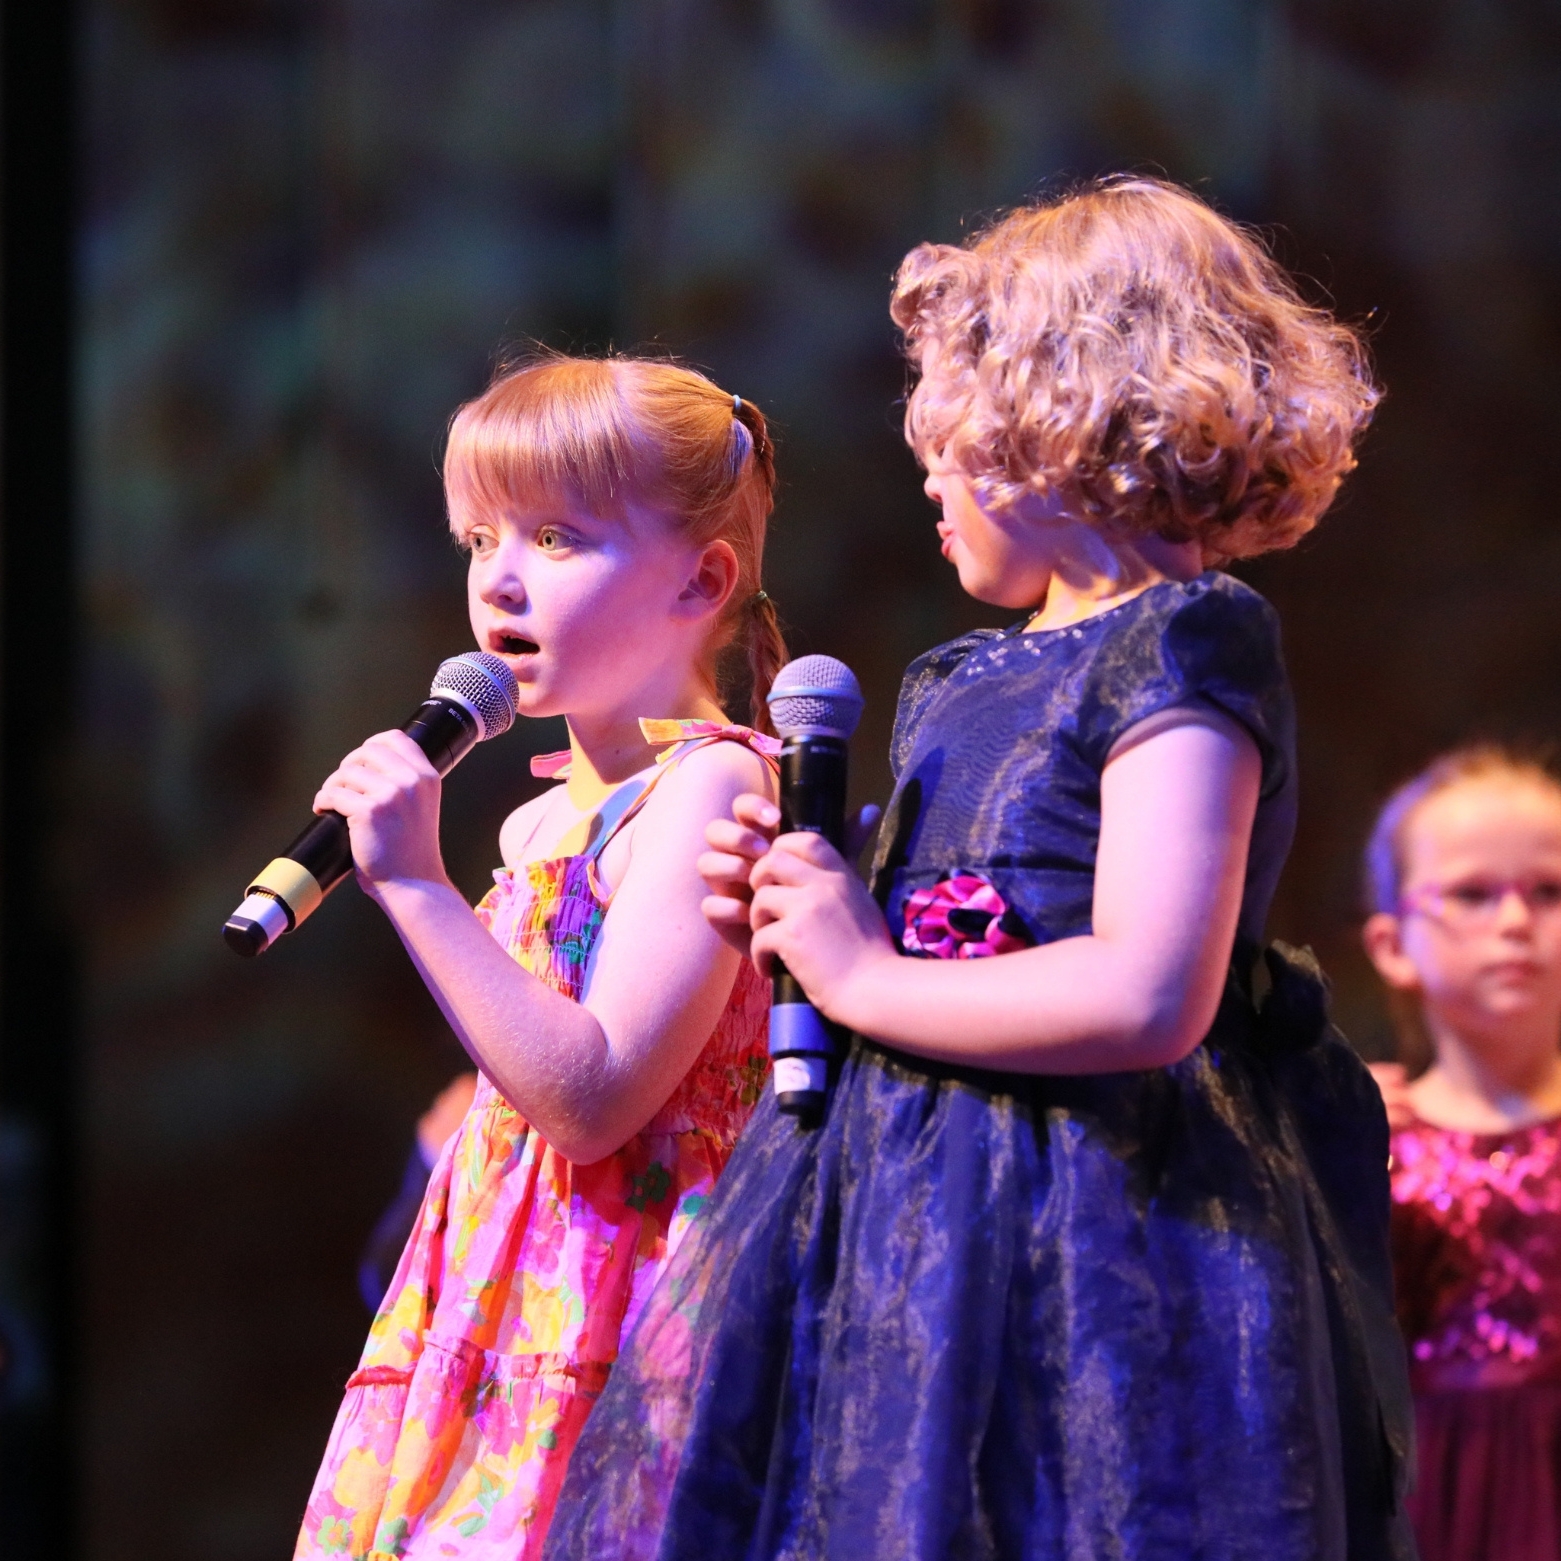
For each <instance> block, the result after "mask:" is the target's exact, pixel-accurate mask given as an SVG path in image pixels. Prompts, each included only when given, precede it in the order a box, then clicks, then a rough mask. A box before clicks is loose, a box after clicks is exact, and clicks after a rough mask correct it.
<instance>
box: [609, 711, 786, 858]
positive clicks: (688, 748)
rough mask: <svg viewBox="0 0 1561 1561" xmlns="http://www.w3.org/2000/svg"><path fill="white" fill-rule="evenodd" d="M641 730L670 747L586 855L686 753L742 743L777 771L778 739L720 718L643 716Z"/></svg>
mask: <svg viewBox="0 0 1561 1561" xmlns="http://www.w3.org/2000/svg"><path fill="white" fill-rule="evenodd" d="M640 731H641V732H642V733H643V734H644V737H645V741H646V742H648V743H651V744H652V745H657V746H659V745H661V744H669V745H670V746H668V747H666V748H664V749H663V751H662V752H661V753H658V754H657V755H656V768H655V770H654V771H653V772H652V773H651V775H650V776H649V777H648V778H647V779H646V781H645V783H644V785H643V786H641V787H640V788H639V790H638V792H634V793H633V794H631V795H629V796H627V797H625V798H624V803H623V806H622V807H621V808H620V809H618V810H617V811H616V814H615V816H614V817H613V818H611V819H610V820H609V819H605V818H604V826H605V827H603V828H602V829H600V830H597V831H595V832H594V833H595V836H596V838H595V839H594V840H593V841H592V842H591V844H590V846H589V847H587V849H586V853H585V854H586V855H587V856H590V857H593V858H594V857H597V856H600V855H601V853H602V851H603V850H605V849H606V847H607V843H608V842H609V841H610V840H611V839H612V838H613V836H614V835H616V834H617V833H618V831H619V830H620V829H622V828H623V826H624V825H625V824H627V823H629V822H630V821H631V820H632V819H633V818H635V817H636V816H637V815H638V813H639V811H640V809H641V808H643V807H644V806H645V804H646V802H648V801H649V800H650V794H651V793H652V792H653V791H654V790H655V789H656V786H657V784H658V783H659V782H660V781H662V780H664V779H665V778H666V777H667V776H668V775H670V774H671V773H672V771H673V770H674V769H676V768H677V766H678V765H679V764H681V763H682V762H683V760H684V759H686V758H687V757H688V756H689V754H691V753H695V752H697V751H698V750H699V749H701V748H708V747H709V746H710V745H711V744H712V743H742V744H743V745H744V746H745V747H747V748H751V749H752V750H753V752H754V753H756V754H758V756H759V757H760V758H761V759H763V760H764V762H765V763H766V764H767V765H769V767H770V768H771V770H773V771H774V772H775V774H777V775H779V774H780V751H781V745H780V741H779V739H777V738H774V737H766V736H765V735H764V733H763V732H756V731H754V729H753V728H752V727H751V726H738V725H735V724H726V725H723V724H722V723H721V722H719V721H699V720H686V721H652V720H646V719H644V718H642V719H641V721H640ZM630 790H631V786H630V783H627V782H626V783H625V785H624V786H621V787H619V789H618V790H617V791H615V792H614V793H613V794H612V796H610V797H609V798H608V799H607V801H606V802H605V803H604V804H603V806H602V810H601V814H599V815H598V816H599V817H600V816H604V815H605V814H606V813H607V811H608V810H609V809H611V808H612V807H613V804H614V803H616V802H617V800H618V798H619V797H620V795H622V794H623V793H624V792H626V791H630Z"/></svg>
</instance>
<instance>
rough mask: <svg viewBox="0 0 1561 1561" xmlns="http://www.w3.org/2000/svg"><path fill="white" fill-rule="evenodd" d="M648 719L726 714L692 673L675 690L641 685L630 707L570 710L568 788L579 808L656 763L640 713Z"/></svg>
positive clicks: (716, 717)
mask: <svg viewBox="0 0 1561 1561" xmlns="http://www.w3.org/2000/svg"><path fill="white" fill-rule="evenodd" d="M641 716H646V717H650V718H652V719H661V718H671V719H693V720H704V721H722V722H724V721H725V720H726V713H725V712H724V711H723V710H722V709H721V707H720V705H719V704H717V703H716V700H715V698H714V696H713V695H712V694H711V693H710V690H709V688H708V686H707V685H706V684H705V683H704V681H703V680H702V679H698V678H691V679H690V681H689V683H688V685H687V686H686V687H684V688H683V689H682V690H681V691H680V692H679V693H677V694H674V695H669V694H667V693H665V692H662V693H660V694H658V692H657V691H656V690H654V689H647V690H642V691H641V696H640V697H639V698H638V699H636V700H635V701H634V702H633V706H632V708H630V707H627V706H624V707H619V708H617V709H614V710H610V711H589V712H574V713H572V714H570V715H569V717H568V722H569V750H570V755H571V761H570V766H569V780H568V782H567V790H568V794H569V800H570V802H571V803H573V804H574V806H575V807H577V808H579V809H581V810H582V811H585V810H588V809H591V808H595V807H596V806H598V805H599V804H600V802H601V801H602V799H603V798H604V797H606V796H607V795H608V794H609V793H610V792H612V791H613V790H614V789H615V788H616V787H618V786H620V785H621V784H622V783H623V782H624V781H626V780H627V779H628V778H629V777H630V776H631V775H635V774H638V773H639V771H641V770H643V769H646V768H648V767H649V766H650V765H651V764H653V763H655V760H656V755H657V754H658V753H659V752H660V751H661V750H660V748H659V747H652V746H651V744H649V743H648V742H646V741H645V735H644V733H643V732H641V731H640V717H641Z"/></svg>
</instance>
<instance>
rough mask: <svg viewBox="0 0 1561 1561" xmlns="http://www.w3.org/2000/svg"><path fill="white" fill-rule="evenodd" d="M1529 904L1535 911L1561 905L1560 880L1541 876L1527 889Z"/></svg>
mask: <svg viewBox="0 0 1561 1561" xmlns="http://www.w3.org/2000/svg"><path fill="white" fill-rule="evenodd" d="M1528 897H1529V904H1530V905H1532V906H1533V907H1534V909H1535V910H1536V911H1553V910H1555V909H1556V907H1557V906H1561V881H1558V880H1557V879H1554V878H1541V879H1540V880H1539V882H1538V883H1536V884H1535V885H1534V887H1533V888H1532V889H1530V890H1529V896H1528Z"/></svg>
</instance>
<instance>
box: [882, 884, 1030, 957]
mask: <svg viewBox="0 0 1561 1561" xmlns="http://www.w3.org/2000/svg"><path fill="white" fill-rule="evenodd" d="M900 941H901V943H902V944H903V946H904V948H905V952H906V953H907V954H921V955H924V956H926V957H928V958H931V959H985V958H987V957H988V956H989V955H992V954H1012V953H1013V952H1014V951H1015V950H1017V949H1027V948H1029V947H1031V944H1032V940H1031V939H1030V937H1029V936H1028V935H1027V934H1026V932H1025V930H1024V924H1023V923H1022V922H1021V921H1020V920H1019V918H1018V916H1016V915H1015V914H1014V912H1013V911H1012V910H1010V909H1009V907H1008V904H1007V902H1006V901H1005V900H1004V899H1003V897H1002V895H1000V894H999V893H998V892H997V890H996V889H994V888H993V887H992V885H991V884H989V883H988V882H987V881H986V879H985V878H982V877H981V876H980V875H979V874H977V873H953V874H951V875H950V876H949V877H947V878H944V879H942V880H940V881H939V882H938V883H935V884H934V885H933V886H932V887H931V888H930V889H915V890H913V891H912V892H911V894H910V895H909V897H908V898H907V899H906V901H905V932H904V935H903V936H902V938H901V940H900Z"/></svg>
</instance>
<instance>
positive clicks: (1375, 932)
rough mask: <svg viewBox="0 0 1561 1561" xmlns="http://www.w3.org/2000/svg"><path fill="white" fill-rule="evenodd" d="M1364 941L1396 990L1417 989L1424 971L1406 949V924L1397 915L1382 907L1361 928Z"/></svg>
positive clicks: (1407, 990) (1380, 974)
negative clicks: (1417, 968) (1421, 972)
mask: <svg viewBox="0 0 1561 1561" xmlns="http://www.w3.org/2000/svg"><path fill="white" fill-rule="evenodd" d="M1361 942H1362V943H1364V944H1365V945H1366V954H1367V957H1368V958H1369V959H1370V960H1371V962H1372V964H1373V965H1375V966H1376V967H1377V974H1378V975H1379V976H1381V977H1382V979H1383V980H1384V981H1385V982H1387V984H1388V985H1389V986H1390V987H1392V988H1393V990H1394V991H1395V992H1413V991H1416V990H1417V989H1418V988H1419V986H1420V972H1419V971H1418V970H1416V969H1415V962H1414V961H1413V960H1412V959H1411V958H1410V957H1409V955H1408V954H1406V953H1405V952H1404V924H1403V922H1401V921H1400V920H1399V919H1398V917H1397V916H1392V915H1389V914H1388V913H1387V912H1386V911H1378V912H1377V914H1376V915H1375V916H1371V917H1368V918H1367V921H1366V925H1365V926H1364V927H1362V928H1361Z"/></svg>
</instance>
